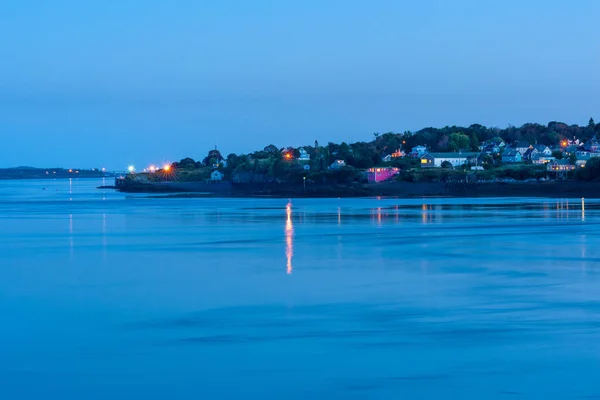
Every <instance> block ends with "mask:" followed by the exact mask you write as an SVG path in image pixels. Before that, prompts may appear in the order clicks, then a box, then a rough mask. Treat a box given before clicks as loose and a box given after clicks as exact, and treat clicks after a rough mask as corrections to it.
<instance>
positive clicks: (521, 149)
mask: <svg viewBox="0 0 600 400" xmlns="http://www.w3.org/2000/svg"><path fill="white" fill-rule="evenodd" d="M530 147H531V146H530V145H529V143H527V142H519V143H517V144H515V145H514V146H513V149H515V150H516V151H518V152H519V153H521V155H522V156H523V155H524V154H525V152H526V151H527V150H528V149H529V148H530Z"/></svg>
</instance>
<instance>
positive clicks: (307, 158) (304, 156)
mask: <svg viewBox="0 0 600 400" xmlns="http://www.w3.org/2000/svg"><path fill="white" fill-rule="evenodd" d="M298 151H299V152H300V157H298V161H310V155H309V154H308V152H307V151H306V149H305V148H300V150H298Z"/></svg>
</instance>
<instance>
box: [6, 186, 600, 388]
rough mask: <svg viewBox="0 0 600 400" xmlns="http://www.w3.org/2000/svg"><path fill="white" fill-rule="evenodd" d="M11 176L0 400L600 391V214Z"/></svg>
mask: <svg viewBox="0 0 600 400" xmlns="http://www.w3.org/2000/svg"><path fill="white" fill-rule="evenodd" d="M110 183H111V182H109V181H108V180H107V181H105V182H103V181H102V180H99V179H98V180H94V179H92V180H77V179H73V180H39V181H37V180H32V181H0V238H1V240H0V321H1V322H0V399H42V398H55V399H240V398H248V399H250V398H252V399H253V398H256V399H283V398H285V399H306V398H312V399H334V398H335V399H400V398H402V399H439V398H456V399H505V398H527V399H582V398H600V383H598V381H597V379H596V378H597V372H598V370H600V274H599V272H600V268H599V265H600V264H599V262H600V246H599V244H600V236H599V234H600V225H599V222H600V202H599V201H597V200H592V199H540V198H480V199H442V198H439V199H416V198H415V199H393V198H361V199H265V198H260V199H257V198H243V199H235V198H225V199H220V198H151V197H149V196H146V195H135V196H128V195H125V194H121V193H117V192H114V191H111V190H100V189H96V187H97V186H100V185H102V184H110Z"/></svg>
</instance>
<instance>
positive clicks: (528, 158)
mask: <svg viewBox="0 0 600 400" xmlns="http://www.w3.org/2000/svg"><path fill="white" fill-rule="evenodd" d="M538 153H539V151H538V149H536V148H535V147H530V148H528V149H527V151H526V152H525V154H523V160H525V161H531V157H532V156H534V155H536V154H538Z"/></svg>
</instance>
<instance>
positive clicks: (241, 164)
mask: <svg viewBox="0 0 600 400" xmlns="http://www.w3.org/2000/svg"><path fill="white" fill-rule="evenodd" d="M599 133H600V124H596V123H595V122H594V120H593V119H590V121H589V123H588V125H586V126H579V125H568V124H565V123H562V122H556V121H553V122H550V123H548V124H547V125H541V124H536V123H527V124H525V125H523V126H521V127H515V126H509V127H507V128H504V129H501V128H495V127H485V126H483V125H479V124H474V125H470V126H468V127H462V126H447V127H444V128H432V127H430V128H424V129H421V130H419V131H416V132H409V131H406V132H403V133H396V132H388V133H383V134H379V133H375V134H373V139H372V140H371V141H368V142H356V143H351V144H348V143H346V142H342V143H339V144H338V143H333V142H329V143H327V144H325V145H321V144H319V142H318V141H314V143H312V144H310V145H306V146H303V147H301V148H292V147H287V148H279V147H277V146H275V145H273V144H270V145H268V146H266V147H264V148H262V149H260V150H257V151H254V152H252V153H248V154H234V153H232V154H229V155H227V156H226V157H224V156H223V155H222V154H221V153H220V152H219V150H216V149H215V150H211V151H210V152H209V153H208V155H207V156H206V157H204V158H203V159H202V161H195V160H194V159H192V158H186V159H183V160H181V161H180V162H178V163H173V167H174V168H175V169H177V170H182V171H186V170H187V171H192V170H198V169H205V171H203V172H202V173H201V174H200V175H201V176H202V178H203V179H206V178H208V176H209V172H207V171H206V170H208V169H214V168H218V169H219V170H221V171H223V172H224V173H225V176H226V178H227V179H231V178H232V177H234V176H235V175H236V174H237V175H238V176H239V175H240V174H245V176H251V175H252V176H261V177H267V178H277V179H284V180H290V181H297V180H299V179H303V178H304V177H307V176H312V177H314V178H315V179H320V178H321V177H320V176H317V175H319V174H321V175H326V174H332V172H331V170H330V169H329V167H330V166H331V165H332V164H333V163H334V162H335V161H336V160H343V161H344V162H345V164H346V166H347V167H349V168H354V169H359V170H362V169H366V168H372V167H376V166H380V165H382V158H383V157H385V156H386V155H388V154H392V153H394V152H396V151H398V150H400V151H403V152H405V153H408V152H410V151H411V149H412V148H413V147H416V146H419V145H422V146H426V147H427V148H428V150H429V151H433V152H448V151H450V152H451V151H459V150H461V151H477V150H479V146H480V145H481V143H484V142H488V141H496V142H498V141H500V140H502V141H504V142H506V143H508V144H510V143H515V142H521V141H525V142H527V143H529V144H536V143H537V144H544V145H548V146H553V145H556V144H558V143H559V142H561V141H562V140H565V139H569V140H570V139H573V138H577V139H579V140H580V141H581V142H585V141H587V140H590V139H591V138H592V137H594V135H597V134H599ZM301 149H302V150H304V151H306V153H307V154H308V156H309V158H310V160H305V161H298V159H299V158H300V155H301V154H300V151H301ZM223 161H225V162H223ZM389 164H391V165H392V166H396V167H400V168H403V169H409V168H412V167H416V166H418V164H419V162H418V160H417V159H414V158H410V157H395V158H392V160H391V162H390V163H389ZM306 166H308V167H306ZM196 175H198V174H196ZM344 179H351V178H350V177H346V176H344Z"/></svg>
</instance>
